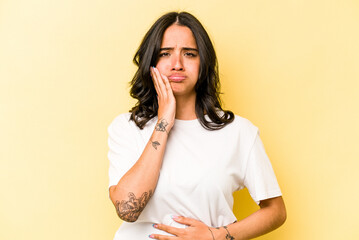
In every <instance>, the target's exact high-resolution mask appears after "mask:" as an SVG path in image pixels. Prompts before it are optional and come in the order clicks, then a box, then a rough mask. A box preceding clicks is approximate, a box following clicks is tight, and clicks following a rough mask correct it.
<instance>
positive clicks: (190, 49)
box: [160, 47, 198, 52]
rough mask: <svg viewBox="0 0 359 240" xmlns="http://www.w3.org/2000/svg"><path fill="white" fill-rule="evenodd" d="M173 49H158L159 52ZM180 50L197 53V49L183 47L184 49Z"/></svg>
mask: <svg viewBox="0 0 359 240" xmlns="http://www.w3.org/2000/svg"><path fill="white" fill-rule="evenodd" d="M173 49H174V48H171V47H166V48H160V51H168V50H173ZM182 50H185V51H195V52H198V49H197V48H190V47H184V48H182Z"/></svg>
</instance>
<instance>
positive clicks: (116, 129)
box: [107, 112, 135, 134]
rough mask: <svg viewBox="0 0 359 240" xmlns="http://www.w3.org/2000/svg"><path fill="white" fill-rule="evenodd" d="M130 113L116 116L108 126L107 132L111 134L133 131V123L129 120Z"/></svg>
mask: <svg viewBox="0 0 359 240" xmlns="http://www.w3.org/2000/svg"><path fill="white" fill-rule="evenodd" d="M130 117H131V113H129V112H128V113H122V114H119V115H117V116H116V117H115V118H114V119H113V120H112V122H111V123H110V125H109V126H108V128H107V130H108V132H109V133H110V134H111V133H117V134H118V133H124V132H127V131H131V130H132V129H133V130H134V129H135V128H134V126H133V125H135V124H134V122H133V121H131V120H130Z"/></svg>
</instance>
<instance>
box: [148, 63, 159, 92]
mask: <svg viewBox="0 0 359 240" xmlns="http://www.w3.org/2000/svg"><path fill="white" fill-rule="evenodd" d="M150 73H151V77H152V82H153V85H154V86H155V89H156V92H157V96H158V95H160V94H161V91H160V87H159V85H158V80H157V76H156V74H155V70H154V68H153V67H150Z"/></svg>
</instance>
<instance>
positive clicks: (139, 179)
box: [109, 24, 286, 240]
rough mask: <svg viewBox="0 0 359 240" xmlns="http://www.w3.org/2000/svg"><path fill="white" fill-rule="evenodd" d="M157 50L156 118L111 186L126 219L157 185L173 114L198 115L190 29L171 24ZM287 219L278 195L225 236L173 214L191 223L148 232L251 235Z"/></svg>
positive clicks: (200, 239)
mask: <svg viewBox="0 0 359 240" xmlns="http://www.w3.org/2000/svg"><path fill="white" fill-rule="evenodd" d="M161 49H162V50H161V52H160V56H159V61H158V63H157V64H156V67H155V68H151V69H150V71H151V76H152V80H153V83H154V86H155V89H156V91H157V97H158V104H159V108H158V122H157V124H156V127H155V129H154V130H153V133H152V135H151V138H150V140H149V141H148V144H147V145H146V147H145V149H144V151H143V153H142V155H141V156H140V158H139V159H138V160H137V162H136V163H135V164H134V166H133V167H132V168H131V169H130V170H129V171H128V172H127V173H126V174H125V175H124V176H123V177H122V178H121V180H120V181H119V182H118V184H117V185H116V186H111V187H110V189H109V192H110V198H111V200H112V202H113V204H114V205H115V207H116V210H117V213H118V215H119V217H120V218H121V219H122V220H124V221H128V222H134V221H136V220H137V218H138V216H139V215H140V214H141V212H142V210H143V209H144V207H145V206H146V204H147V202H148V200H149V199H150V198H151V196H152V193H153V192H154V190H155V188H156V185H157V181H158V177H159V172H160V169H161V165H162V161H163V155H164V151H165V148H166V143H167V138H168V134H169V133H170V131H171V129H172V127H173V125H174V120H175V118H176V119H182V120H191V119H196V118H197V117H196V114H195V99H196V92H195V90H194V87H195V84H196V82H197V80H198V73H199V65H200V59H199V55H198V50H196V49H197V44H196V41H195V38H194V36H193V34H192V32H191V30H190V29H189V28H187V27H184V26H179V25H176V24H174V25H172V26H170V27H169V28H168V29H167V30H166V31H165V33H164V36H163V40H162V45H161ZM174 76H175V77H174ZM285 219H286V211H285V206H284V202H283V199H282V198H281V197H277V198H272V199H267V200H263V201H261V202H260V209H259V210H258V211H256V212H255V213H253V214H252V215H250V216H249V217H247V218H245V219H243V220H241V221H239V222H236V223H233V224H230V225H228V226H227V230H228V232H229V233H230V234H229V235H228V232H227V230H226V229H225V228H223V227H220V228H209V227H208V226H206V225H205V224H204V223H202V222H201V221H198V220H195V219H191V218H186V217H175V218H174V220H175V221H177V222H178V223H181V224H185V225H188V226H189V227H187V228H185V229H182V228H175V227H171V226H166V225H164V224H160V223H158V224H155V225H154V227H156V228H157V229H160V230H163V231H165V232H168V233H171V234H173V235H175V236H165V235H159V234H152V235H150V236H149V237H150V238H153V239H161V240H162V239H175V240H185V239H188V240H193V239H197V240H212V239H213V237H214V238H215V239H216V240H222V239H223V240H224V239H236V240H237V239H251V238H254V237H257V236H260V235H263V234H265V233H267V232H270V231H272V230H274V229H276V228H277V227H279V226H280V225H282V224H283V223H284V221H285ZM210 231H212V233H213V237H212V234H211V232H210Z"/></svg>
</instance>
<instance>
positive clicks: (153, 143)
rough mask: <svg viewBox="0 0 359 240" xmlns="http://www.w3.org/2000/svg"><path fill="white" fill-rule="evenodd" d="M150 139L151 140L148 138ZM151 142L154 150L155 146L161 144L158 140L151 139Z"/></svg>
mask: <svg viewBox="0 0 359 240" xmlns="http://www.w3.org/2000/svg"><path fill="white" fill-rule="evenodd" d="M150 141H151V140H150ZM151 143H152V147H154V148H155V149H156V150H157V147H158V146H159V145H161V144H160V143H159V142H158V141H154V142H153V141H151Z"/></svg>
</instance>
